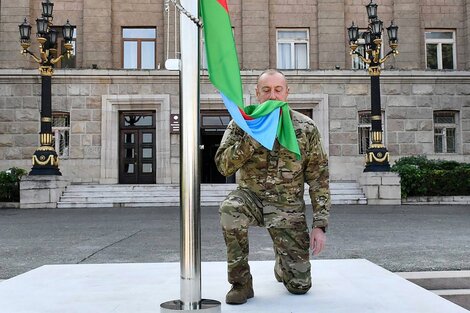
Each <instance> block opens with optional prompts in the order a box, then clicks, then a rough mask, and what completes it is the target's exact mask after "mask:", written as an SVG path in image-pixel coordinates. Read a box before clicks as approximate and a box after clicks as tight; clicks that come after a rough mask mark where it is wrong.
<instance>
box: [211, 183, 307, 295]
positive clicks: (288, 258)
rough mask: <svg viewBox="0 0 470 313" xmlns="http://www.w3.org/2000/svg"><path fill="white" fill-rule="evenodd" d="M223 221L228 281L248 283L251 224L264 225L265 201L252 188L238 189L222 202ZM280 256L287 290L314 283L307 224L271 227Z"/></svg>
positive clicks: (298, 290)
mask: <svg viewBox="0 0 470 313" xmlns="http://www.w3.org/2000/svg"><path fill="white" fill-rule="evenodd" d="M219 212H220V221H221V226H222V230H223V234H224V239H225V244H226V246H227V265H228V281H229V283H231V284H242V285H244V284H246V283H247V282H248V281H250V280H251V274H250V266H249V264H248V254H249V244H248V227H249V226H264V222H263V209H262V204H261V202H260V201H259V199H258V198H257V197H256V195H254V194H252V193H251V192H250V191H247V190H243V189H237V190H235V191H233V192H231V193H230V194H229V195H228V197H227V198H226V199H225V200H224V201H223V202H222V204H221V205H220V210H219ZM268 232H269V234H270V235H271V238H272V240H273V246H274V253H275V256H276V265H275V269H274V270H275V272H277V274H278V276H280V277H281V280H282V282H283V283H284V286H285V287H286V288H287V290H288V291H289V292H291V293H294V294H303V293H306V292H307V291H308V290H309V289H310V287H311V285H312V281H311V274H310V259H309V242H310V239H309V234H308V228H307V224H306V223H304V225H303V226H302V227H300V228H299V227H296V228H275V227H269V228H268Z"/></svg>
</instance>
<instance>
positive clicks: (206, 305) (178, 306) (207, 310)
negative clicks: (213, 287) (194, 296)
mask: <svg viewBox="0 0 470 313" xmlns="http://www.w3.org/2000/svg"><path fill="white" fill-rule="evenodd" d="M220 308H221V304H220V302H219V301H217V300H210V299H202V300H201V302H199V308H195V309H186V308H184V307H183V302H181V301H180V300H172V301H167V302H163V303H162V304H160V312H161V313H167V312H168V313H169V312H171V313H173V312H175V311H178V312H195V311H201V312H204V313H220Z"/></svg>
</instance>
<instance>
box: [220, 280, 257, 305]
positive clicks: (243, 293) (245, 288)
mask: <svg viewBox="0 0 470 313" xmlns="http://www.w3.org/2000/svg"><path fill="white" fill-rule="evenodd" d="M254 295H255V294H254V292H253V283H252V281H251V279H250V280H249V281H248V283H246V284H244V285H242V284H233V285H232V289H230V291H229V292H228V293H227V296H226V297H225V302H226V303H227V304H243V303H246V300H248V299H250V298H253V296H254Z"/></svg>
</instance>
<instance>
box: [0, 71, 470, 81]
mask: <svg viewBox="0 0 470 313" xmlns="http://www.w3.org/2000/svg"><path fill="white" fill-rule="evenodd" d="M262 72H263V71H262V70H242V71H241V76H242V80H243V83H245V84H255V83H256V80H257V78H258V76H259V75H260V74H261V73H262ZM284 74H285V75H286V77H287V79H288V81H289V83H290V84H319V83H341V84H347V83H366V82H368V81H369V80H370V76H369V75H368V73H367V71H365V70H357V71H353V70H328V71H326V70H325V71H284ZM39 78H40V75H39V73H38V71H37V70H36V69H0V83H11V82H13V81H15V82H17V83H18V81H20V82H28V81H29V82H30V83H37V82H39ZM380 78H381V80H382V81H383V82H384V83H414V84H416V83H425V84H433V83H438V84H454V83H456V82H465V83H469V82H470V71H422V70H388V71H383V72H382V75H381V76H380ZM53 79H54V80H55V82H56V83H75V82H77V83H78V82H80V83H86V82H90V83H125V82H128V81H129V80H132V81H133V82H134V83H135V82H137V83H138V82H142V83H152V82H153V83H154V82H160V81H162V82H164V83H177V82H178V81H179V72H177V71H168V70H151V71H136V70H101V69H57V70H55V71H54V75H53ZM201 82H202V83H203V84H206V83H209V79H208V73H207V70H202V71H201Z"/></svg>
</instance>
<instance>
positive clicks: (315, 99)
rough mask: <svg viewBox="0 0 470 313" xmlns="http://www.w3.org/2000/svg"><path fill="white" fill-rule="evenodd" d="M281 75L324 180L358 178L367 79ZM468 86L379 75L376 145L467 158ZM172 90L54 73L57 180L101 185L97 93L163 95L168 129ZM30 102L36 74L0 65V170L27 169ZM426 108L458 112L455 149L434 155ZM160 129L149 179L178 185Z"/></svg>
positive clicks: (211, 106) (419, 74) (36, 102)
mask: <svg viewBox="0 0 470 313" xmlns="http://www.w3.org/2000/svg"><path fill="white" fill-rule="evenodd" d="M259 73H260V72H259V71H246V72H242V77H243V83H244V93H245V101H246V102H247V103H251V102H255V101H256V100H255V95H254V88H255V83H256V79H257V76H258V75H259ZM287 77H288V81H289V84H290V90H291V93H290V99H291V105H292V106H293V107H295V108H302V109H311V110H312V112H313V115H314V119H315V120H316V123H317V125H318V127H319V128H320V131H321V132H322V133H323V134H324V138H326V142H325V143H324V144H325V145H326V147H327V150H328V152H329V158H330V167H331V179H332V180H357V179H358V178H359V176H360V175H361V172H362V170H363V168H364V155H360V154H359V151H358V129H357V127H358V111H361V110H368V109H370V91H369V88H370V78H369V76H368V75H367V74H366V73H364V72H362V71H361V72H359V71H357V72H356V71H314V72H310V71H308V72H307V71H306V72H297V73H295V74H294V73H292V74H291V73H288V74H287ZM201 80H202V84H201V108H202V109H204V110H220V109H223V104H222V102H221V101H220V99H219V98H218V96H217V92H216V90H215V89H214V87H213V86H212V85H211V84H209V81H208V79H207V76H203V77H202V79H201ZM469 83H470V73H467V72H446V73H441V75H440V76H438V77H437V76H435V75H434V74H433V73H431V72H425V71H386V72H384V74H383V75H382V77H381V90H382V109H383V110H384V114H385V125H384V128H385V145H386V147H387V148H388V149H389V151H390V154H391V157H392V161H394V160H396V159H397V158H399V157H401V156H407V155H417V154H426V155H427V156H428V157H430V158H444V159H452V160H457V161H464V162H470V91H469V90H468V88H467V86H468V84H469ZM178 93H179V85H178V75H177V73H174V72H168V71H157V70H156V71H138V72H135V71H125V70H120V71H117V70H116V71H106V70H67V71H63V70H58V71H57V72H56V74H55V75H54V76H53V80H52V94H53V98H52V107H53V110H54V111H66V112H69V113H70V119H71V133H70V157H69V158H68V159H62V160H61V161H60V162H61V163H60V169H61V171H62V173H63V174H64V176H65V177H69V178H70V180H71V181H73V182H100V180H101V178H102V177H103V176H102V170H103V168H106V166H105V164H103V162H106V159H103V158H102V153H103V151H102V149H103V142H105V141H106V140H108V139H109V138H103V120H104V116H103V113H102V112H103V108H104V106H105V102H104V100H103V99H104V98H103V96H116V97H118V98H119V97H121V98H123V99H131V100H128V101H131V102H132V106H130V108H131V109H139V105H144V104H145V103H147V102H145V101H147V100H145V99H149V98H158V99H160V98H162V97H163V98H165V97H167V98H168V99H169V100H168V101H169V111H165V112H164V113H163V115H161V117H160V119H159V123H163V124H164V125H163V126H165V127H167V126H168V125H166V124H165V123H169V120H168V119H169V114H171V113H179V97H178ZM144 98H145V99H144ZM132 99H134V100H132ZM135 99H137V100H135ZM138 99H140V100H138ZM165 99H166V98H165ZM144 102H145V103H144ZM157 102H158V101H156V102H155V105H158V103H157ZM145 105H148V103H147V104H145ZM39 108H40V80H39V77H38V74H37V73H36V71H35V70H0V169H1V170H3V169H7V168H9V167H11V166H20V167H23V168H26V169H29V168H30V167H31V165H30V164H31V163H30V162H31V156H32V154H33V153H34V151H35V150H36V148H37V145H38V135H37V134H38V132H39ZM146 108H148V106H147V107H146ZM325 110H326V111H325ZM434 110H456V111H458V112H459V114H458V115H459V122H458V132H457V136H458V138H457V139H458V140H457V153H452V154H436V153H434V148H433V140H434V137H433V136H434V129H433V111H434ZM165 116H168V117H167V118H166V117H165ZM165 118H166V120H165ZM115 127H116V129H117V127H118V126H117V125H116V126H115ZM161 129H162V131H163V129H165V128H164V127H163V128H161ZM116 131H117V130H116ZM164 132H165V133H160V137H161V138H164V137H165V136H167V137H168V138H169V139H168V140H169V143H168V146H169V149H168V150H169V151H164V152H162V153H168V154H169V165H168V168H166V170H168V171H169V173H168V172H165V171H162V172H161V173H162V174H161V175H163V176H165V177H160V180H157V181H165V182H169V183H177V182H178V178H179V175H178V173H179V135H178V134H171V135H169V136H168V134H167V133H166V131H164ZM157 136H159V135H157ZM161 140H163V139H161ZM165 140H166V139H165ZM103 160H104V161H103ZM164 173H166V174H164ZM169 177H171V178H169Z"/></svg>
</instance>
